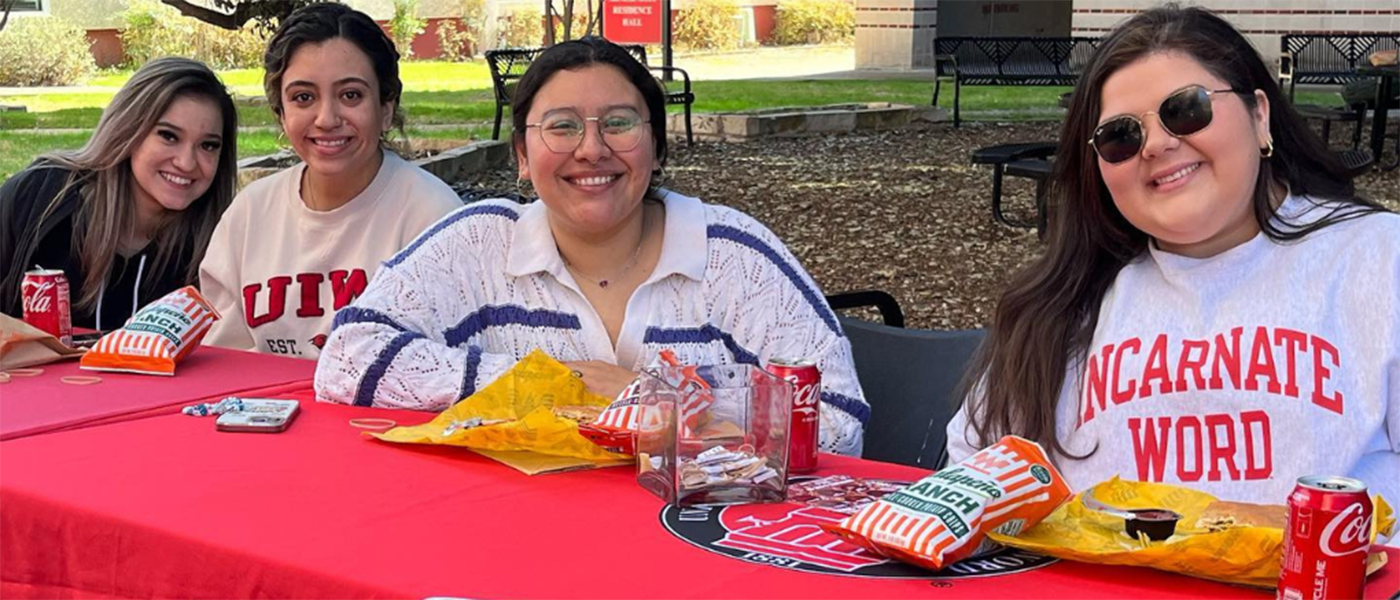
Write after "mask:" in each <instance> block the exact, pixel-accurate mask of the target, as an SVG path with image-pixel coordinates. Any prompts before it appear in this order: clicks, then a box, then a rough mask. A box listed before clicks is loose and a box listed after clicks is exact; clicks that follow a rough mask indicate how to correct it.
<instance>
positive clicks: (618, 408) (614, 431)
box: [578, 349, 714, 455]
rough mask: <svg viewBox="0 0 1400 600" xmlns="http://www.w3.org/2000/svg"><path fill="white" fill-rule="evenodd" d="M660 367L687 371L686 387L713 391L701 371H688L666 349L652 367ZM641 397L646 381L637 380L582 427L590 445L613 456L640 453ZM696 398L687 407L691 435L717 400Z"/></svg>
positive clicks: (687, 422) (712, 397) (706, 397)
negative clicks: (638, 443) (638, 444)
mask: <svg viewBox="0 0 1400 600" xmlns="http://www.w3.org/2000/svg"><path fill="white" fill-rule="evenodd" d="M659 365H665V366H671V367H682V368H683V369H684V371H685V383H686V385H693V386H696V387H697V388H698V389H700V390H702V391H704V390H709V389H710V384H709V382H707V381H705V379H704V378H703V377H702V376H701V375H700V373H699V367H687V366H684V365H682V364H681V362H680V359H678V358H676V354H675V353H674V352H672V351H671V350H670V349H664V350H662V351H661V352H660V356H659V357H658V358H657V360H656V362H654V363H652V367H656V366H659ZM641 394H642V378H641V377H638V378H637V379H635V380H633V381H632V383H631V384H629V385H628V386H627V387H626V388H623V390H622V393H620V394H618V395H617V399H616V400H613V402H612V404H609V405H608V407H607V408H606V409H604V410H603V412H602V413H601V414H599V415H598V418H597V419H594V420H593V422H591V423H580V424H579V427H578V432H579V433H580V434H582V435H583V437H585V438H588V440H589V441H591V442H593V443H595V444H597V445H599V446H601V447H602V448H603V449H605V450H607V451H609V452H615V453H618V454H628V455H632V454H636V453H637V450H636V448H637V427H638V423H637V418H638V417H639V416H640V415H641V406H639V405H640V404H641ZM693 397H695V398H697V399H698V401H697V402H695V403H692V404H688V405H687V406H686V412H685V414H684V417H685V419H686V422H685V431H687V432H688V431H691V430H692V429H693V428H694V427H697V426H699V425H700V416H701V415H703V414H704V411H705V410H706V409H708V408H709V407H710V406H711V405H712V404H714V396H713V395H711V394H709V393H708V392H706V393H701V394H696V395H694V396H693Z"/></svg>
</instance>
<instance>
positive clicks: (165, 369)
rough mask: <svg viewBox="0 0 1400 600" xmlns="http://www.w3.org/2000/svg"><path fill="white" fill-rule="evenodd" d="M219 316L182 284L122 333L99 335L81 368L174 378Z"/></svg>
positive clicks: (143, 310) (138, 313) (144, 310)
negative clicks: (181, 363)
mask: <svg viewBox="0 0 1400 600" xmlns="http://www.w3.org/2000/svg"><path fill="white" fill-rule="evenodd" d="M217 320H219V313H218V312H216V311H215V310H214V307H213V306H210V305H209V302H208V301H206V300H205V299H204V296H201V295H199V290H196V289H194V286H185V287H183V288H180V289H178V290H175V291H173V292H170V293H169V294H166V295H165V296H164V297H162V298H161V299H159V300H156V301H155V302H152V303H150V304H147V305H146V306H143V307H141V310H138V311H136V314H134V315H132V316H131V320H129V321H127V322H126V325H124V326H122V328H121V329H118V330H116V331H113V332H112V333H109V334H107V335H104V336H102V339H101V340H99V341H98V342H97V345H96V346H93V347H92V350H90V351H88V353H87V354H85V355H83V360H82V362H81V363H79V366H80V367H81V368H83V369H88V370H92V371H121V372H125V373H144V374H149V375H174V374H175V365H177V364H179V363H180V361H182V360H184V359H185V357H186V356H189V354H190V353H191V352H194V349H195V348H198V347H199V342H200V340H203V339H204V334H206V333H208V332H209V327H210V326H211V325H213V324H214V321H217Z"/></svg>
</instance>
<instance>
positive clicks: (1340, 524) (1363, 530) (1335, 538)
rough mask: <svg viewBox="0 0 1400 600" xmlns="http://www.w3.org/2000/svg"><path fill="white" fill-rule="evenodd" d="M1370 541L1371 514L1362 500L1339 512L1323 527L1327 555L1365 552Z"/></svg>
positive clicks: (1323, 541) (1323, 543)
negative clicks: (1367, 512)
mask: <svg viewBox="0 0 1400 600" xmlns="http://www.w3.org/2000/svg"><path fill="white" fill-rule="evenodd" d="M1370 542H1371V515H1369V514H1366V507H1365V506H1364V505H1363V504H1362V503H1360V502H1358V503H1356V504H1353V505H1351V506H1348V507H1346V509H1345V510H1342V511H1341V512H1339V513H1337V515H1336V516H1334V517H1332V521H1331V522H1329V523H1327V526H1326V527H1324V528H1323V529H1322V553H1323V554H1326V555H1327V556H1344V555H1347V554H1351V553H1353V552H1365V551H1366V548H1367V547H1368V546H1369V545H1370Z"/></svg>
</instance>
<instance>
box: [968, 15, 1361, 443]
mask: <svg viewBox="0 0 1400 600" xmlns="http://www.w3.org/2000/svg"><path fill="white" fill-rule="evenodd" d="M1162 52H1174V53H1180V54H1183V55H1185V56H1189V57H1191V58H1192V59H1194V60H1195V61H1196V62H1198V63H1200V64H1201V65H1202V66H1203V67H1205V69H1206V70H1208V71H1210V73H1211V74H1213V75H1215V76H1216V77H1219V78H1220V79H1222V80H1224V81H1226V82H1227V83H1228V84H1229V86H1228V87H1230V88H1231V89H1235V90H1241V91H1244V92H1251V91H1253V90H1262V91H1263V92H1264V95H1265V96H1266V97H1267V98H1268V102H1269V110H1270V118H1269V133H1270V134H1271V135H1272V137H1273V142H1274V151H1273V154H1272V156H1271V157H1262V156H1261V158H1260V165H1259V175H1258V179H1257V181H1256V182H1255V186H1254V196H1253V212H1254V218H1255V220H1256V221H1257V222H1258V223H1259V227H1260V229H1261V230H1262V231H1263V232H1264V234H1265V235H1267V236H1268V237H1269V238H1270V239H1273V240H1275V241H1280V242H1288V241H1295V240H1299V239H1302V238H1303V237H1306V236H1307V235H1309V234H1311V233H1313V232H1314V231H1317V230H1319V229H1321V228H1323V227H1327V226H1329V225H1332V224H1334V223H1337V222H1340V221H1344V220H1349V219H1353V218H1357V217H1359V216H1362V215H1365V214H1369V213H1372V212H1376V211H1380V210H1383V209H1382V208H1380V207H1379V206H1377V205H1376V204H1374V203H1372V202H1370V201H1368V200H1366V199H1365V198H1361V197H1358V196H1357V194H1356V190H1355V188H1354V187H1353V186H1352V182H1351V177H1350V175H1349V174H1348V173H1347V171H1346V169H1345V168H1344V167H1343V166H1342V164H1341V162H1340V161H1339V160H1338V159H1337V158H1336V157H1335V155H1333V153H1332V152H1330V151H1329V150H1328V149H1327V146H1326V144H1324V143H1323V141H1322V140H1321V139H1319V138H1318V136H1316V135H1315V134H1314V133H1313V132H1312V130H1310V129H1308V127H1307V125H1306V124H1305V123H1304V122H1303V120H1302V118H1300V117H1299V116H1298V113H1297V111H1296V110H1294V109H1293V107H1292V105H1291V103H1290V102H1289V101H1288V99H1287V98H1286V97H1284V95H1283V94H1282V92H1281V91H1280V90H1279V87H1278V85H1277V84H1276V83H1275V81H1274V78H1273V74H1272V73H1270V72H1269V69H1268V67H1267V66H1265V64H1264V61H1263V59H1261V58H1260V57H1259V53H1258V52H1256V51H1255V49H1254V47H1253V46H1251V45H1250V43H1249V41H1248V40H1246V39H1245V38H1244V36H1242V35H1240V33H1239V32H1238V31H1236V30H1235V28H1234V27H1233V26H1231V25H1230V24H1229V23H1228V22H1226V21H1225V20H1224V19H1221V18H1220V17H1218V16H1216V15H1214V14H1212V13H1211V12H1210V11H1208V10H1204V9H1201V8H1182V7H1179V6H1176V5H1167V6H1163V7H1160V8H1154V9H1151V10H1148V11H1145V12H1142V13H1140V14H1138V15H1137V16H1135V17H1133V18H1132V19H1129V20H1128V21H1127V22H1125V23H1123V24H1122V25H1120V26H1119V27H1118V28H1116V29H1115V30H1114V31H1113V32H1112V33H1110V34H1109V35H1108V37H1107V38H1105V39H1104V40H1103V43H1102V44H1101V45H1100V46H1099V48H1098V51H1097V52H1095V54H1094V56H1093V57H1092V58H1091V59H1090V60H1089V62H1088V64H1087V65H1086V66H1085V68H1084V74H1083V75H1082V76H1081V77H1080V79H1079V83H1078V85H1076V86H1075V88H1074V95H1073V101H1072V102H1071V104H1070V107H1069V113H1068V115H1067V116H1066V118H1065V121H1064V124H1063V126H1062V128H1061V129H1060V148H1061V152H1060V153H1059V154H1058V155H1057V156H1056V159H1055V172H1054V174H1053V175H1052V180H1051V182H1050V187H1049V190H1048V194H1049V196H1048V206H1049V207H1050V214H1049V231H1048V236H1047V243H1046V249H1045V253H1044V254H1043V255H1042V256H1041V258H1040V259H1039V260H1037V261H1036V262H1035V263H1033V264H1031V265H1030V266H1029V267H1028V268H1027V269H1025V270H1024V271H1022V272H1021V273H1020V274H1018V275H1017V276H1016V277H1015V278H1014V279H1013V280H1012V282H1011V283H1010V285H1009V286H1008V289H1007V290H1006V292H1005V293H1004V294H1003V295H1002V296H1001V300H1000V302H999V303H998V305H997V309H996V313H995V314H994V315H993V318H992V324H991V329H990V331H989V334H988V336H987V339H986V341H985V342H983V344H982V347H981V348H980V349H979V350H978V353H977V356H976V357H975V358H974V360H973V363H972V367H971V368H970V369H969V371H968V375H967V378H966V379H965V381H964V382H963V384H962V389H963V391H964V394H963V396H964V397H965V398H966V397H969V396H972V395H975V396H977V397H978V398H980V405H979V406H976V409H975V410H969V411H968V417H969V424H970V426H971V429H972V430H973V431H974V432H975V433H976V434H977V437H978V438H980V440H982V441H988V440H996V439H998V438H999V437H1001V436H1002V435H1005V434H1016V435H1020V436H1023V437H1026V438H1029V439H1032V440H1035V441H1036V442H1039V443H1040V444H1041V445H1042V446H1044V447H1046V448H1047V449H1050V450H1053V451H1054V452H1055V453H1057V454H1061V455H1065V456H1071V457H1072V456H1074V455H1072V454H1070V453H1068V452H1066V451H1065V448H1064V446H1063V445H1061V444H1060V441H1059V440H1058V439H1057V438H1056V432H1055V408H1056V404H1057V402H1058V400H1059V397H1060V392H1061V388H1062V387H1063V386H1064V382H1065V375H1066V371H1067V368H1069V367H1070V366H1072V365H1077V364H1079V361H1081V360H1082V359H1083V357H1084V353H1085V352H1086V349H1087V348H1088V346H1089V343H1090V341H1091V338H1092V336H1093V333H1094V329H1095V327H1096V326H1097V324H1098V320H1099V306H1100V304H1101V303H1102V301H1103V297H1104V294H1105V293H1106V292H1107V290H1108V288H1109V286H1111V285H1112V284H1113V281H1114V279H1115V278H1116V277H1117V276H1118V272H1119V271H1120V270H1121V269H1122V268H1123V267H1124V266H1125V265H1127V264H1128V263H1129V262H1130V261H1132V260H1133V259H1135V258H1137V257H1138V256H1140V255H1141V254H1142V253H1143V252H1144V251H1146V249H1147V244H1148V243H1149V242H1150V238H1149V236H1148V235H1147V234H1146V233H1144V232H1143V231H1142V230H1140V229H1138V228H1137V227H1134V226H1133V224H1132V223H1130V222H1128V220H1127V219H1126V218H1124V217H1123V215H1122V213H1120V212H1119V211H1118V208H1117V207H1116V205H1115V204H1114V202H1113V198H1112V196H1111V195H1110V194H1109V191H1108V187H1107V186H1106V185H1104V181H1103V176H1102V174H1101V173H1100V172H1099V165H1098V160H1097V158H1096V156H1095V154H1094V150H1093V148H1091V147H1090V146H1089V139H1090V137H1091V136H1092V135H1093V131H1094V128H1095V126H1096V124H1097V122H1098V119H1099V115H1100V112H1101V110H1102V98H1101V96H1102V94H1103V85H1104V82H1105V81H1106V80H1107V79H1108V78H1109V76H1111V75H1112V74H1113V73H1115V72H1116V71H1118V70H1119V69H1121V68H1123V67H1125V66H1127V65H1128V64H1130V63H1132V62H1134V61H1136V60H1138V59H1140V58H1143V57H1145V56H1148V55H1151V54H1156V53H1162ZM1239 97H1240V98H1241V99H1242V100H1244V102H1245V104H1246V105H1247V106H1248V107H1249V109H1250V110H1251V111H1253V110H1254V109H1255V107H1256V106H1257V104H1258V103H1257V99H1256V98H1255V96H1254V95H1253V94H1251V93H1246V94H1240V96H1239ZM1275 186H1280V187H1286V188H1287V189H1288V190H1289V191H1290V193H1292V194H1295V195H1300V196H1311V197H1313V198H1317V199H1319V200H1327V201H1335V202H1336V203H1337V204H1335V205H1332V208H1328V209H1325V210H1327V213H1326V214H1324V215H1323V217H1322V218H1320V219H1318V220H1316V221H1314V222H1311V223H1308V224H1301V225H1296V226H1295V225H1293V224H1290V223H1283V222H1282V221H1281V220H1280V219H1278V218H1276V215H1275V211H1276V206H1277V203H1278V202H1277V201H1278V199H1277V198H1274V197H1273V193H1272V188H1273V187H1275ZM1319 210H1323V209H1319ZM1314 214H1316V213H1314ZM1280 225H1281V226H1280ZM983 382H985V383H983ZM974 402H978V400H974Z"/></svg>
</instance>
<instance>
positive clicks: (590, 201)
mask: <svg viewBox="0 0 1400 600" xmlns="http://www.w3.org/2000/svg"><path fill="white" fill-rule="evenodd" d="M512 112H513V115H512V119H513V121H514V134H513V139H512V141H513V143H514V146H515V152H516V160H517V162H518V164H519V170H520V177H521V178H522V179H529V180H530V182H531V184H533V186H534V188H535V190H536V191H538V192H539V196H540V201H539V202H535V203H531V204H526V205H520V204H517V203H515V202H512V201H509V200H488V201H483V202H478V203H474V204H471V205H468V206H467V207H465V208H463V209H461V210H459V211H457V212H456V213H454V214H453V215H451V216H449V217H447V218H446V219H444V220H442V221H440V222H439V223H438V224H436V225H434V226H433V227H432V228H431V229H429V230H428V231H427V232H425V233H424V234H423V235H422V236H420V237H419V238H418V239H417V240H416V241H414V242H413V243H412V244H410V245H409V247H408V248H406V249H405V250H404V251H402V252H400V253H399V254H398V255H397V256H395V257H394V258H392V259H391V260H389V261H388V262H386V263H385V265H384V267H383V268H381V269H380V271H379V274H378V275H377V276H376V277H375V279H374V281H373V282H372V283H371V284H370V286H369V289H367V290H366V291H365V294H364V295H363V296H361V297H360V299H359V300H357V301H356V302H355V304H354V305H353V306H351V307H349V308H347V309H345V310H342V311H341V312H340V313H338V314H337V315H336V318H335V325H334V328H333V332H332V333H331V336H330V340H329V341H328V343H327V345H326V349H325V353H324V354H322V356H321V362H320V364H319V365H318V366H317V372H316V392H317V398H318V399H320V400H325V401H332V402H344V403H354V404H360V405H375V406H388V407H398V408H413V409H420V410H441V409H443V408H445V407H446V406H448V405H450V404H451V403H453V402H455V401H457V400H458V399H460V398H463V397H465V396H468V395H470V394H472V393H474V392H475V391H476V390H478V389H481V388H482V387H484V386H486V385H488V384H490V383H491V382H492V381H493V380H495V379H496V377H498V376H499V375H500V374H502V373H504V372H505V371H506V370H507V369H509V368H510V367H511V366H512V365H514V364H515V362H516V361H517V360H519V359H520V358H522V357H524V356H525V355H526V354H528V353H529V352H531V351H532V350H534V349H540V350H543V351H544V352H545V353H547V354H549V355H550V356H553V357H555V358H557V359H559V360H562V361H565V362H566V363H567V364H568V365H570V366H571V368H573V369H574V371H575V374H576V375H577V376H579V377H582V378H583V381H584V383H585V384H587V386H588V388H589V389H590V390H591V391H593V392H595V393H598V394H600V395H603V396H606V397H614V396H616V395H617V394H618V393H619V392H621V391H622V389H623V388H624V387H625V386H626V385H627V384H628V383H629V382H631V381H632V380H633V379H634V378H636V376H637V372H638V371H640V370H641V369H643V368H644V367H646V366H648V365H650V364H651V363H652V362H653V361H654V360H655V359H656V357H657V355H658V353H659V352H660V351H661V350H663V349H667V348H669V349H671V350H673V351H674V352H675V353H676V355H677V357H678V358H679V359H680V360H681V361H682V362H684V363H687V364H732V363H749V364H754V365H760V366H761V365H763V364H764V361H766V360H768V359H770V358H773V357H794V358H807V359H812V360H815V361H816V362H817V364H818V366H819V367H820V369H821V371H822V383H823V391H822V401H823V402H822V405H821V411H820V418H821V425H822V427H821V444H822V447H823V448H824V449H826V450H828V451H835V452H842V453H846V454H858V453H859V452H860V449H861V444H862V427H863V423H864V422H865V420H866V418H867V417H868V415H869V408H868V406H867V405H866V403H865V401H864V399H863V396H862V394H861V391H860V387H859V385H858V384H857V382H856V377H855V369H854V365H853V363H852V362H851V351H850V344H849V343H848V342H847V341H846V338H845V337H844V335H843V334H842V332H841V328H840V326H839V325H838V324H837V321H836V319H835V317H834V315H833V313H832V311H831V309H830V308H829V307H828V306H827V305H826V301H825V299H824V297H823V296H822V294H821V292H820V291H819V290H818V289H817V286H816V285H815V283H813V281H812V279H811V277H809V276H808V275H807V274H806V272H804V271H803V269H802V267H801V266H800V265H799V264H798V263H797V261H796V260H795V259H794V258H793V256H792V254H791V253H790V252H788V250H787V249H786V248H785V247H783V245H782V243H781V242H780V241H779V240H778V239H777V237H776V236H774V235H773V234H772V232H770V231H768V230H767V229H766V228H764V227H763V226H762V225H760V224H759V223H758V222H757V221H755V220H754V219H752V218H750V217H748V216H746V215H743V214H741V213H739V212H737V211H735V210H733V209H729V208H725V207H721V206H713V205H708V204H704V203H702V202H700V201H699V200H697V199H695V198H690V197H687V196H684V195H681V194H677V193H675V192H671V191H668V190H664V189H661V188H660V187H659V186H658V183H659V180H660V175H661V170H662V167H663V165H664V164H665V161H666V129H665V104H664V96H663V92H662V90H661V87H660V84H658V83H657V81H656V80H655V79H654V78H653V77H652V76H651V74H650V73H649V72H648V71H647V70H646V68H645V67H643V66H642V65H641V63H639V62H637V61H636V60H635V59H633V58H632V57H631V55H629V54H628V53H627V52H626V51H625V50H623V49H622V48H620V47H618V46H616V45H614V44H612V43H610V42H607V41H604V40H602V39H599V38H586V39H583V40H576V41H571V42H566V43H563V44H559V45H557V46H554V47H552V48H550V49H549V50H547V51H545V52H544V53H543V54H541V55H540V56H539V57H538V58H537V59H535V61H534V62H533V63H532V64H531V66H530V69H529V71H527V72H526V74H525V75H524V77H522V78H521V79H520V82H519V85H518V87H517V89H516V93H515V99H514V102H513V103H512Z"/></svg>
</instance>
